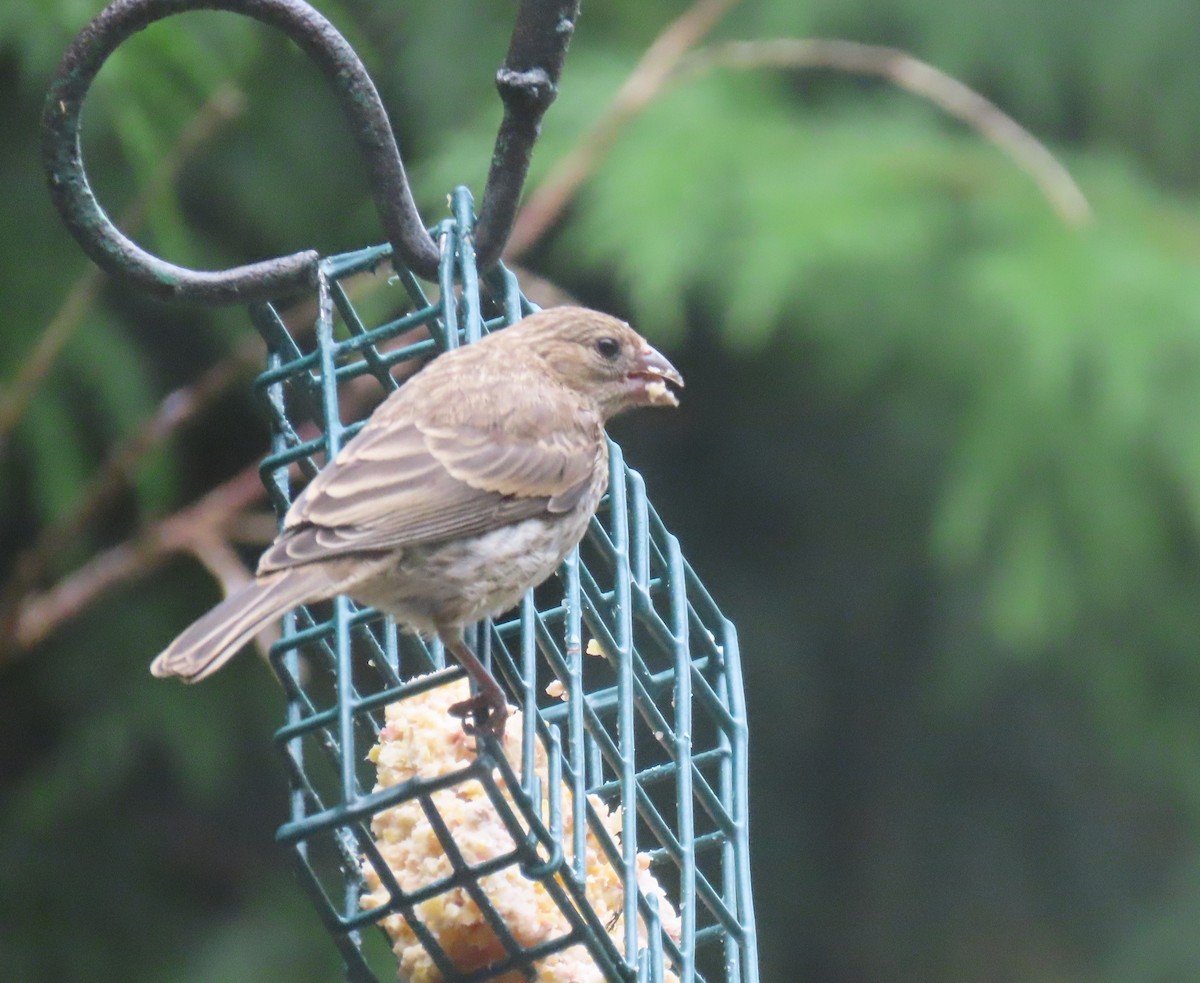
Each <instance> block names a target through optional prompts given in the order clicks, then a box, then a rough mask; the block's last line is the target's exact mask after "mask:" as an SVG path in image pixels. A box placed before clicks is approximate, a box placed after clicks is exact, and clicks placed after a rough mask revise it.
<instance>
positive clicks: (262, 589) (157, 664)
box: [150, 567, 334, 683]
mask: <svg viewBox="0 0 1200 983" xmlns="http://www.w3.org/2000/svg"><path fill="white" fill-rule="evenodd" d="M333 593H334V591H333V586H332V584H331V583H330V577H329V575H328V573H326V572H325V571H324V570H321V569H320V568H319V567H317V568H311V567H310V568H308V569H291V570H280V571H279V572H278V573H274V574H270V575H268V576H266V577H259V578H257V579H255V580H252V581H251V582H250V583H248V584H246V585H245V586H244V587H241V588H239V589H238V590H236V591H234V592H233V593H232V594H230V595H229V596H228V597H227V598H225V600H223V601H222V602H221V603H220V604H218V605H217V606H216V607H215V608H213V609H212V610H211V611H209V612H208V614H206V615H204V616H203V617H201V618H199V619H198V620H196V621H195V622H194V623H193V624H192V625H191V627H189V628H187V629H185V630H184V632H183V634H181V635H180V636H179V637H178V638H176V639H175V641H173V642H172V643H171V644H170V645H168V646H167V647H166V649H164V650H163V652H162V653H161V654H160V655H159V656H158V658H157V659H155V660H154V662H152V663H151V664H150V671H151V672H152V673H153V674H154V675H155V676H160V677H161V676H178V677H179V678H180V679H182V680H183V681H184V682H187V683H198V682H199V681H200V680H201V679H205V678H207V677H208V676H211V675H212V674H213V673H214V672H216V671H217V670H218V669H220V668H221V666H223V665H225V663H226V662H228V661H229V660H230V659H231V658H233V657H234V656H235V655H237V653H238V651H239V650H240V649H241V648H242V646H243V645H245V644H246V643H247V642H248V641H250V639H252V638H253V637H254V636H255V635H257V634H258V633H259V632H260V631H261V630H262V629H263V628H265V627H266V626H267V625H268V624H269V623H270V622H272V621H274V620H275V619H276V618H278V617H280V616H281V615H282V614H284V613H286V612H287V611H288V610H290V609H291V608H293V607H295V606H296V605H297V604H302V603H305V602H308V601H319V600H323V599H324V598H326V597H329V596H331V595H332V594H333Z"/></svg>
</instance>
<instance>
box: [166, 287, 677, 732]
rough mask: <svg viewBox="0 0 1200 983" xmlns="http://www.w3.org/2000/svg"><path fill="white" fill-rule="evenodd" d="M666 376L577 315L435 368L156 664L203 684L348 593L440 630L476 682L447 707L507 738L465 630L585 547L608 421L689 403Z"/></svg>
mask: <svg viewBox="0 0 1200 983" xmlns="http://www.w3.org/2000/svg"><path fill="white" fill-rule="evenodd" d="M668 382H670V383H673V384H675V385H677V386H682V385H683V379H682V377H681V376H680V375H679V373H678V372H677V371H675V368H674V367H673V366H672V365H671V363H670V362H668V361H667V360H666V359H665V358H664V357H663V356H662V355H660V354H659V353H658V352H657V351H655V350H654V349H653V348H651V347H650V345H649V344H648V343H647V342H646V341H645V339H643V338H642V337H641V336H640V335H639V334H638V333H637V332H636V331H634V330H633V329H632V328H631V327H629V325H628V324H626V323H625V322H624V321H619V320H617V319H616V318H614V317H610V316H608V315H607V314H600V313H598V312H596V311H591V310H586V309H584V308H580V307H556V308H551V309H550V310H546V311H542V312H540V313H537V314H534V315H532V316H530V317H527V318H525V319H524V320H522V321H520V322H518V323H517V324H515V325H513V326H512V327H510V328H505V329H504V330H503V331H499V332H496V333H495V334H491V335H488V336H487V337H485V338H483V339H482V340H481V341H479V342H477V343H475V344H473V345H468V346H466V347H464V348H457V349H454V350H453V351H450V352H447V353H446V354H444V355H441V356H439V357H438V358H435V359H434V360H433V361H432V362H431V363H430V364H429V365H427V366H426V367H425V368H424V369H422V370H421V371H420V372H418V373H417V374H416V375H415V376H413V377H412V378H411V379H409V380H408V381H407V382H406V383H405V384H404V385H403V386H401V387H400V388H399V389H398V390H396V391H395V392H394V393H392V394H391V395H390V396H389V397H388V398H387V399H386V400H384V401H383V402H382V403H381V404H380V405H379V406H378V407H377V408H376V410H375V412H374V413H373V414H372V415H371V418H370V419H369V420H368V421H367V423H366V425H365V426H364V427H363V428H362V430H360V431H359V432H358V434H356V435H355V436H354V438H353V439H352V440H350V441H349V442H348V443H347V444H346V445H345V446H344V447H343V448H342V449H341V451H340V452H339V453H338V454H337V456H336V457H335V458H334V460H333V463H332V464H330V465H329V466H328V467H326V468H325V469H324V470H322V471H321V472H320V474H318V475H317V476H316V477H315V478H314V479H313V480H312V482H310V483H309V485H308V487H307V488H305V489H304V491H303V492H302V493H301V494H300V496H299V497H298V498H297V499H296V501H295V502H293V503H292V507H291V508H290V509H289V510H288V513H287V516H286V517H285V518H284V523H283V530H282V531H281V532H280V533H279V535H278V536H277V537H276V539H275V542H274V543H273V544H272V545H271V547H270V548H269V549H268V550H267V551H266V553H264V554H263V556H262V558H261V559H260V560H259V564H258V572H257V575H256V577H255V579H254V580H253V581H252V582H250V583H249V584H247V585H246V586H245V587H242V588H241V589H240V590H237V591H235V592H234V593H233V594H231V595H230V596H229V597H227V598H226V599H225V600H224V601H222V602H221V603H220V604H218V605H217V606H216V607H215V608H213V609H212V610H211V611H209V612H208V614H206V615H204V616H203V617H201V618H200V619H199V620H198V621H196V622H195V623H194V624H193V625H192V626H191V627H190V628H188V629H187V630H186V631H184V632H183V634H181V635H180V636H179V637H178V638H176V639H175V641H174V642H172V643H171V644H170V645H169V646H168V647H167V648H166V650H165V651H163V652H162V654H161V655H159V656H158V658H156V659H155V660H154V663H153V665H151V667H150V671H151V672H152V673H154V675H156V676H178V677H180V678H182V679H184V680H186V681H188V682H197V681H198V680H201V679H204V678H205V677H206V676H209V675H211V674H212V673H214V672H216V671H217V670H218V669H220V668H221V666H223V665H224V664H225V663H226V662H227V661H228V660H229V659H230V658H231V657H232V656H233V655H235V654H236V653H237V652H238V650H239V649H241V648H242V646H243V645H245V644H246V643H247V642H248V641H250V639H252V638H253V637H254V636H255V635H256V634H257V633H258V632H259V631H260V630H261V629H262V628H263V627H264V626H265V625H267V624H268V623H269V622H271V621H273V620H274V619H275V618H278V617H280V616H281V615H283V614H284V613H286V612H287V611H288V610H290V609H291V608H293V607H295V606H297V605H299V604H306V603H310V602H313V601H321V600H325V599H327V598H330V597H333V596H334V595H336V594H348V595H349V596H350V597H352V598H353V599H354V600H355V601H357V602H359V603H360V604H370V605H373V606H374V607H376V608H378V609H379V610H381V611H384V612H386V613H387V614H390V615H391V616H393V617H394V618H395V619H396V620H397V621H399V622H400V623H401V624H403V625H404V626H405V627H407V628H408V629H410V630H412V631H416V632H419V633H421V634H423V635H426V636H432V635H436V636H437V637H438V638H440V639H441V640H442V642H443V643H444V644H445V646H446V648H447V649H448V650H449V651H450V652H451V653H453V655H454V657H455V658H456V659H457V660H458V661H459V663H460V664H461V665H462V666H463V668H464V669H466V671H467V672H468V674H469V675H470V676H471V678H472V679H474V680H475V683H476V686H477V688H478V695H476V696H475V697H473V698H472V699H470V700H466V701H464V702H462V703H459V704H456V705H455V706H454V708H453V709H452V712H453V713H454V714H455V715H456V716H460V717H463V718H464V725H463V726H464V728H466V729H467V730H468V731H473V730H474V729H475V728H482V727H486V728H487V729H489V730H491V731H492V732H493V733H495V734H497V735H501V734H503V732H504V721H505V718H506V717H507V716H508V704H507V701H506V700H505V697H504V693H503V691H502V690H501V689H500V686H499V685H498V684H497V683H496V681H495V679H493V678H492V676H491V674H490V673H489V672H488V671H487V669H486V667H485V666H484V665H483V663H481V662H480V661H479V659H478V658H476V656H475V654H474V653H473V652H472V651H471V650H470V648H469V647H468V646H467V644H466V642H465V641H464V639H463V628H464V627H465V626H466V625H468V624H471V623H472V622H474V621H478V620H479V619H480V618H483V617H486V616H489V615H493V616H494V615H497V614H499V613H501V612H502V611H506V610H508V609H509V608H511V607H512V606H513V605H515V604H516V603H517V602H518V601H519V600H520V598H521V597H522V595H523V594H524V593H525V591H527V590H528V589H529V588H530V587H534V586H536V585H537V584H540V583H541V582H542V581H543V580H545V579H546V578H547V577H549V576H550V574H551V573H553V572H554V570H555V569H556V568H557V567H558V565H559V564H560V563H561V562H562V560H563V558H564V557H565V556H566V555H567V553H569V552H570V551H571V549H572V548H573V547H574V546H575V545H576V544H577V543H578V542H579V541H580V540H581V539H582V538H583V534H584V532H585V531H586V530H587V526H588V522H589V520H590V519H591V516H592V514H593V513H594V512H595V510H596V506H597V505H598V504H599V502H600V499H601V497H602V496H603V494H604V491H605V489H606V488H607V486H608V445H607V443H606V442H605V433H604V424H605V421H607V420H608V419H609V418H610V417H612V416H614V415H615V414H617V413H620V412H621V411H622V410H625V409H629V408H631V407H635V406H652V405H660V406H676V405H678V400H677V399H676V397H675V394H674V393H673V392H672V391H671V389H670V388H668V386H667V385H666V383H668ZM467 717H470V718H472V719H473V721H474V727H472V725H471V724H470V723H469V722H468V721H467V720H466V719H465V718H467Z"/></svg>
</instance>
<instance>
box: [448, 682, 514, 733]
mask: <svg viewBox="0 0 1200 983" xmlns="http://www.w3.org/2000/svg"><path fill="white" fill-rule="evenodd" d="M508 713H509V710H508V701H507V700H505V699H504V695H503V693H497V694H492V693H487V692H483V693H477V694H476V695H475V696H472V697H471V698H470V699H469V700H462V701H461V702H459V703H455V704H453V705H452V706H451V707H450V716H452V717H458V718H459V719H461V720H462V722H463V731H465V732H466V733H468V734H471V735H474V734H479V733H481V732H485V731H486V732H490V733H491V734H492V735H493V736H495V738H496V739H497V740H503V739H504V724H505V721H507V720H508ZM468 718H470V719H468Z"/></svg>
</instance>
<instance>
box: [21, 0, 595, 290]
mask: <svg viewBox="0 0 1200 983" xmlns="http://www.w3.org/2000/svg"><path fill="white" fill-rule="evenodd" d="M189 10H224V11H229V12H231V13H236V14H242V15H244V16H246V17H252V18H254V19H255V20H258V21H262V22H263V23H264V24H269V25H270V26H272V27H275V28H278V29H279V30H281V31H283V32H284V33H285V34H286V35H287V36H288V37H289V38H291V39H292V41H294V42H295V43H296V44H297V45H299V47H300V48H301V49H302V50H303V51H304V52H305V54H307V55H308V56H309V57H310V58H311V59H312V60H313V61H314V62H315V63H316V64H317V67H318V68H319V69H320V70H321V72H322V74H323V75H324V76H325V77H326V79H327V80H328V81H329V83H330V84H331V85H332V86H333V89H334V92H335V94H336V95H337V98H338V102H339V104H340V105H341V107H342V111H343V112H344V113H345V115H346V117H347V119H348V120H349V122H350V125H351V129H352V131H353V136H354V140H355V143H356V144H357V145H358V149H359V153H360V154H361V155H362V158H363V161H364V163H365V165H366V168H367V180H368V183H369V185H370V189H371V195H372V197H373V199H374V201H375V208H376V211H377V212H378V214H379V220H380V223H381V225H382V226H383V230H384V234H385V235H386V237H387V240H388V242H389V243H390V244H391V246H392V251H393V260H394V262H396V263H397V264H399V265H402V266H405V267H407V268H408V269H410V270H411V271H412V272H414V273H416V274H417V275H418V276H421V277H424V278H426V279H436V278H437V275H438V259H439V257H438V246H437V243H435V242H434V240H433V239H432V238H431V237H430V235H429V233H428V232H427V231H426V228H425V223H424V222H422V220H421V216H420V213H419V212H418V211H417V206H416V203H415V202H414V201H413V197H412V192H411V190H410V189H409V185H408V178H407V176H406V174H405V172H404V164H403V162H402V161H401V159H400V150H399V148H398V147H397V145H396V138H395V135H394V134H393V132H392V126H391V123H390V122H389V120H388V116H387V111H386V110H385V109H384V107H383V103H382V101H381V100H380V98H379V93H378V91H377V90H376V89H375V84H374V83H373V82H372V81H371V77H370V76H369V75H368V74H367V70H366V68H365V67H364V66H363V64H362V62H361V61H360V60H359V58H358V56H357V55H356V54H355V53H354V49H353V48H351V47H350V43H349V42H348V41H347V40H346V39H345V38H344V37H343V36H342V35H341V34H340V33H339V32H338V30H337V28H335V27H334V26H333V25H332V24H331V23H330V22H329V21H328V20H326V19H325V17H323V16H322V15H321V14H320V13H318V12H317V11H316V10H314V9H313V8H312V7H310V6H309V5H308V4H307V3H305V2H304V0H116V2H114V3H112V4H110V5H109V6H108V7H105V8H104V10H102V11H101V12H100V13H99V14H98V15H97V16H96V18H95V19H94V20H93V21H92V22H91V23H90V24H88V25H87V27H85V28H84V29H83V30H82V31H80V33H79V34H78V36H76V38H75V40H74V41H73V42H72V43H71V46H70V47H69V48H68V49H67V51H66V53H65V54H64V55H63V59H62V62H61V63H60V65H59V68H58V71H57V72H56V73H55V76H54V78H53V80H52V82H51V84H50V90H49V92H48V93H47V96H46V105H45V109H44V110H43V113H42V158H43V163H44V165H45V168H46V175H47V178H48V180H49V183H50V193H51V197H52V198H53V199H54V203H55V205H56V206H57V208H58V210H59V213H60V214H61V215H62V218H63V221H64V223H65V224H66V226H67V228H68V229H69V230H70V232H71V234H72V235H74V236H75V238H76V239H77V240H78V241H79V244H80V245H81V246H82V247H83V250H84V252H86V253H87V254H88V256H90V257H91V258H92V259H93V260H94V261H95V262H96V264H97V265H99V266H100V267H101V268H102V269H104V271H105V272H106V273H108V274H109V275H111V276H113V277H114V278H116V279H119V280H122V281H124V282H126V283H130V284H133V285H135V286H137V287H140V288H141V289H143V290H145V291H147V292H148V293H151V294H153V295H154V296H157V297H162V298H167V299H174V300H183V301H189V302H193V303H201V304H227V303H234V302H247V301H253V300H265V299H268V298H271V297H277V296H279V295H280V294H284V293H287V292H289V291H292V290H299V289H303V288H306V287H310V286H312V285H313V284H314V283H315V282H316V274H317V259H318V256H317V253H316V252H315V251H313V250H305V251H303V252H298V253H293V254H292V255H290V256H280V257H277V258H275V259H269V260H264V261H262V262H258V263H253V264H250V265H248V266H239V267H235V268H232V269H228V270H220V271H200V270H191V269H187V268H185V267H182V266H176V265H174V264H172V263H168V262H166V261H165V260H162V259H160V258H158V257H157V256H154V255H152V254H151V253H148V252H147V251H146V250H144V249H142V248H141V247H140V246H138V245H137V244H136V243H135V242H133V240H131V239H129V238H128V237H127V236H126V235H125V234H124V233H122V232H121V231H120V230H119V229H118V228H117V227H116V226H115V225H114V224H113V223H112V221H111V219H109V217H108V215H107V214H106V213H105V211H104V209H103V208H102V207H101V206H100V203H99V202H98V201H97V200H96V197H95V195H94V194H93V193H92V189H91V186H90V185H89V183H88V179H87V173H86V171H85V169H84V166H83V152H82V149H81V145H80V115H81V111H82V108H83V100H84V97H85V96H86V95H87V92H88V89H89V87H90V86H91V84H92V81H93V80H94V79H95V78H96V75H97V73H98V72H99V71H100V68H101V66H102V65H103V64H104V62H105V61H106V60H107V59H108V57H109V55H111V54H112V53H113V52H114V51H115V50H116V49H117V48H118V47H119V46H120V45H121V43H122V42H124V41H125V40H126V39H127V38H129V37H130V36H131V35H133V34H135V33H136V32H138V31H140V30H142V29H144V28H145V27H147V26H149V25H150V24H152V23H154V22H155V21H158V20H162V19H163V18H165V17H169V16H171V15H172V14H180V13H186V12H187V11H189ZM578 13H579V0H522V3H521V6H520V10H519V11H518V14H517V22H516V25H515V27H514V29H513V35H512V41H511V43H510V46H509V50H508V56H507V57H506V58H505V61H504V65H503V67H502V68H501V69H500V71H499V72H498V73H497V75H496V86H497V88H498V89H499V90H500V98H501V100H502V101H503V103H504V118H503V120H502V122H501V124H500V131H499V132H498V133H497V135H496V148H495V152H494V153H493V155H492V165H491V170H490V171H489V173H488V180H487V185H486V187H485V189H484V197H483V204H482V206H481V208H480V219H479V223H478V226H477V232H476V249H477V252H478V260H479V267H480V269H481V271H482V270H486V269H487V268H489V267H491V266H492V265H494V264H495V263H496V261H497V260H498V259H499V258H500V253H501V251H502V250H503V248H504V243H505V242H506V241H507V239H508V235H509V232H510V231H511V230H512V223H513V220H514V218H515V217H516V211H517V205H518V203H519V202H520V197H521V188H522V187H523V186H524V183H525V177H526V175H527V173H528V170H529V161H530V158H531V157H532V154H533V144H534V142H535V141H536V139H537V134H538V129H539V127H540V125H541V119H542V116H543V115H544V114H545V112H546V110H547V109H548V108H549V107H550V104H551V103H552V102H553V101H554V97H555V96H556V95H557V94H558V78H559V76H560V74H561V73H562V66H563V61H564V60H565V58H566V52H567V45H568V44H569V43H570V40H571V35H572V33H573V32H574V28H575V18H576V17H577V16H578Z"/></svg>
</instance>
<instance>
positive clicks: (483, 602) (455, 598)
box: [352, 504, 594, 634]
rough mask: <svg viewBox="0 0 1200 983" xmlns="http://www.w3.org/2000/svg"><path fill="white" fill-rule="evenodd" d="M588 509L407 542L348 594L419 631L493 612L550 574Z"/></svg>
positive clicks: (579, 533) (577, 535) (579, 534)
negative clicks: (439, 540)
mask: <svg viewBox="0 0 1200 983" xmlns="http://www.w3.org/2000/svg"><path fill="white" fill-rule="evenodd" d="M593 511H594V504H593V507H592V508H590V509H586V510H585V509H576V510H573V511H572V512H570V513H567V514H564V515H557V516H548V517H542V516H539V517H537V518H532V519H524V520H522V521H520V522H515V523H512V524H511V525H507V526H503V527H501V528H499V529H493V530H491V531H490V532H486V533H483V534H481V535H479V536H472V537H469V538H464V539H456V540H451V541H448V542H445V543H437V544H432V545H428V546H419V547H410V548H408V549H405V550H404V551H403V554H402V555H401V556H400V557H399V558H398V559H397V560H396V561H395V563H393V564H392V565H390V566H389V567H387V568H385V569H384V570H383V571H381V572H380V573H379V574H377V575H375V576H374V577H372V578H370V579H369V580H367V581H365V582H363V583H362V584H360V585H359V586H358V587H356V588H355V589H354V590H353V592H352V593H353V596H354V598H355V600H357V601H360V602H361V603H366V604H371V605H373V606H375V607H377V608H379V609H380V610H382V611H385V612H387V613H388V614H390V615H392V616H393V617H395V618H396V619H397V620H398V621H400V622H402V623H403V624H405V625H406V626H408V627H409V628H411V629H414V630H416V631H418V632H421V633H424V634H432V633H433V632H436V631H437V630H438V629H439V628H445V627H453V626H461V625H466V624H470V623H471V622H474V621H478V620H479V619H480V618H484V617H488V616H493V615H497V614H499V613H501V612H502V611H507V610H508V609H509V608H511V607H513V606H514V605H516V604H517V603H518V602H519V601H520V600H521V598H522V597H523V596H524V594H525V592H526V591H527V590H529V589H530V588H531V587H536V586H537V585H538V584H540V583H541V582H542V581H543V580H545V579H546V578H547V577H549V576H550V575H551V574H552V573H554V571H555V570H556V569H557V568H558V565H559V564H560V563H562V561H563V559H564V558H565V557H566V555H567V554H568V553H569V552H570V551H571V549H572V548H573V547H574V546H575V545H576V544H577V543H578V542H579V541H580V540H581V539H582V538H583V534H584V533H585V532H586V531H587V526H588V522H589V521H590V519H591V516H592V512H593Z"/></svg>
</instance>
